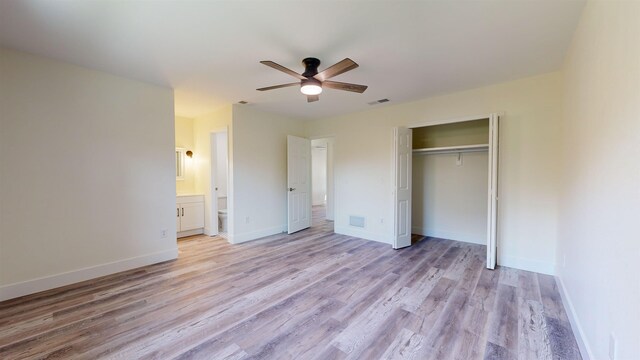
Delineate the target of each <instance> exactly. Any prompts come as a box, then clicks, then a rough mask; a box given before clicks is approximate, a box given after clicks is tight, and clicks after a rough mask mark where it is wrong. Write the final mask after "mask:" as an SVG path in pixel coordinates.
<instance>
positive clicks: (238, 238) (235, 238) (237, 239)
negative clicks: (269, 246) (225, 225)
mask: <svg viewBox="0 0 640 360" xmlns="http://www.w3.org/2000/svg"><path fill="white" fill-rule="evenodd" d="M286 231H287V225H280V226H273V227H270V228H265V229H260V230H256V231H250V232H246V233H242V234H228V236H227V240H228V241H229V242H230V243H231V244H240V243H243V242H247V241H251V240H256V239H260V238H263V237H265V236H269V235H275V234H281V233H283V232H286Z"/></svg>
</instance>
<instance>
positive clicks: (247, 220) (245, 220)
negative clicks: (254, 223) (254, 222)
mask: <svg viewBox="0 0 640 360" xmlns="http://www.w3.org/2000/svg"><path fill="white" fill-rule="evenodd" d="M250 222H251V218H250V217H248V216H247V217H246V218H244V223H245V224H248V223H250Z"/></svg>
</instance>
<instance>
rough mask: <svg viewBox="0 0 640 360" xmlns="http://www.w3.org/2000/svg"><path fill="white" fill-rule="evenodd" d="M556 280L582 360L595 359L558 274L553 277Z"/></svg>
mask: <svg viewBox="0 0 640 360" xmlns="http://www.w3.org/2000/svg"><path fill="white" fill-rule="evenodd" d="M555 278H556V280H557V281H558V285H560V297H561V298H562V304H563V305H564V308H565V309H566V310H567V315H568V317H569V322H570V323H571V329H573V334H574V335H575V337H576V341H577V342H578V348H579V349H580V355H582V359H583V360H590V359H595V356H593V352H591V346H589V343H588V342H587V337H586V336H585V334H584V331H583V330H582V326H581V325H580V321H579V320H578V315H577V314H576V310H575V308H574V307H573V303H572V302H571V297H570V296H569V293H568V292H567V288H565V286H564V282H563V281H562V278H561V277H560V276H556V277H555Z"/></svg>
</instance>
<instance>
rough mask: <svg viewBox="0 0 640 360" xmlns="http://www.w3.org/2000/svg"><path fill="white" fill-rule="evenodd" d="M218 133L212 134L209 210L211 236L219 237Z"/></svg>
mask: <svg viewBox="0 0 640 360" xmlns="http://www.w3.org/2000/svg"><path fill="white" fill-rule="evenodd" d="M216 134H217V133H211V134H210V140H211V143H210V144H211V154H210V156H211V161H210V166H211V169H210V170H211V172H210V174H209V175H210V177H209V178H210V179H211V181H210V186H211V188H210V190H209V191H210V194H211V198H210V199H209V201H210V204H209V208H210V209H211V213H210V214H209V234H208V235H209V236H214V235H218V233H219V230H220V229H219V228H218V177H217V175H218V174H217V169H218V152H217V148H218V146H217V136H216Z"/></svg>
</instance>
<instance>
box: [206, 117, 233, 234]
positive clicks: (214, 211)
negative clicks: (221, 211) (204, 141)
mask: <svg viewBox="0 0 640 360" xmlns="http://www.w3.org/2000/svg"><path fill="white" fill-rule="evenodd" d="M220 133H224V134H226V136H227V237H228V238H231V224H232V221H231V219H232V215H231V214H232V210H231V198H232V190H231V189H232V186H231V177H230V173H229V171H230V169H229V167H230V163H231V161H230V147H231V146H230V145H231V144H230V141H229V128H228V127H226V126H225V127H222V128H218V129H214V130H212V131H210V132H209V188H208V189H207V190H208V193H209V206H208V208H207V209H208V210H209V216H208V217H209V229H208V233H207V235H209V236H216V235H218V234H219V233H220V229H219V227H218V195H217V190H215V188H216V185H217V184H216V176H215V169H216V168H217V165H218V158H217V156H216V155H217V154H216V146H215V145H216V136H217V134H220Z"/></svg>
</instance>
